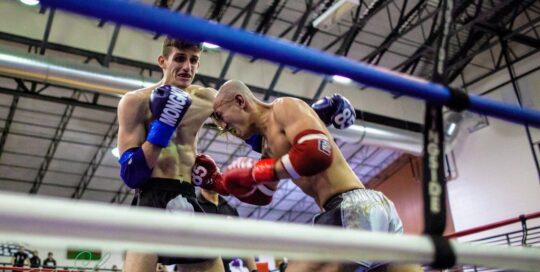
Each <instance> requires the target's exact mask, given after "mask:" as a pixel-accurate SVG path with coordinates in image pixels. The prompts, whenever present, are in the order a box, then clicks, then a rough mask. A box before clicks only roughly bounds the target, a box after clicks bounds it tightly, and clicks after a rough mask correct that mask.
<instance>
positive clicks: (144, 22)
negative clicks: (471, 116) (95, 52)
mask: <svg viewBox="0 0 540 272" xmlns="http://www.w3.org/2000/svg"><path fill="white" fill-rule="evenodd" d="M40 2H41V4H42V5H45V6H49V7H54V8H59V9H64V10H67V11H71V12H75V13H79V14H82V15H87V16H93V17H97V18H100V19H103V20H107V21H114V22H117V23H120V24H124V25H129V26H133V27H137V28H141V29H144V30H147V31H154V32H159V33H163V34H167V35H170V36H172V37H179V38H182V39H186V40H191V41H193V42H203V41H206V42H210V43H213V44H217V45H220V46H221V47H223V48H226V49H229V50H231V51H235V52H239V53H243V54H246V55H250V56H253V57H257V58H261V59H266V60H270V61H274V62H278V63H282V64H286V65H290V66H294V67H297V68H301V69H305V70H310V71H313V72H318V73H322V74H326V75H342V76H345V77H348V78H351V79H353V80H355V81H357V82H360V83H363V84H366V85H369V86H372V87H375V88H378V89H382V90H386V91H389V92H396V93H400V94H402V95H406V96H411V97H415V98H418V99H423V100H427V101H431V102H434V103H437V104H444V103H446V102H448V101H449V100H450V92H449V90H448V88H447V87H446V86H443V85H440V84H435V83H432V82H427V81H424V80H421V79H417V78H413V77H410V76H404V75H403V74H398V73H395V72H392V71H389V70H386V69H381V68H378V67H375V66H372V65H368V64H364V63H360V62H356V61H352V60H350V59H346V58H344V57H338V56H335V55H332V54H329V53H326V52H322V51H320V50H315V49H311V48H306V47H302V46H299V45H297V44H293V43H291V42H288V41H283V40H278V39H275V38H270V37H264V36H261V35H258V34H255V33H251V32H247V31H243V30H240V29H236V28H232V27H228V26H225V25H220V24H218V23H214V22H210V21H207V20H204V19H200V18H196V17H192V16H188V15H184V14H181V13H173V12H171V11H169V10H166V9H161V8H157V7H153V6H150V5H147V4H141V3H137V2H132V1H126V0H91V1H90V0H41V1H40ZM469 98H470V104H469V107H468V109H469V110H470V111H474V112H477V113H482V114H486V115H490V116H493V117H497V118H501V119H504V120H507V121H512V122H516V123H523V124H529V125H532V126H535V127H538V128H540V111H537V110H533V109H530V108H521V107H519V106H518V105H513V104H509V103H504V102H499V101H495V100H491V99H487V98H484V97H480V96H474V95H470V96H469Z"/></svg>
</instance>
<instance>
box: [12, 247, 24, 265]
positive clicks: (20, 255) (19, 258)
mask: <svg viewBox="0 0 540 272" xmlns="http://www.w3.org/2000/svg"><path fill="white" fill-rule="evenodd" d="M24 251H25V249H24V247H23V246H19V250H17V252H15V254H13V260H12V263H13V267H24V265H25V264H28V254H26V252H24Z"/></svg>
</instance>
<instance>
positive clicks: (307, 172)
mask: <svg viewBox="0 0 540 272" xmlns="http://www.w3.org/2000/svg"><path fill="white" fill-rule="evenodd" d="M281 163H282V164H283V168H285V170H287V173H289V175H290V176H291V178H292V179H299V178H300V177H309V176H313V175H316V174H319V173H321V172H323V171H325V170H326V169H328V167H330V165H331V164H332V145H330V142H329V140H328V136H326V135H325V134H324V133H323V132H322V131H319V130H314V129H308V130H304V131H302V132H300V134H298V135H296V137H295V138H294V141H293V146H292V148H291V149H290V150H289V153H287V154H286V155H285V156H283V157H281Z"/></svg>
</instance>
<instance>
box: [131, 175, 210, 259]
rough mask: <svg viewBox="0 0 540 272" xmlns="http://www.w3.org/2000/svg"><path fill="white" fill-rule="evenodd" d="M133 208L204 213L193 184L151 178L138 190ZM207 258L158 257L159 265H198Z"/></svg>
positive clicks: (132, 203)
mask: <svg viewBox="0 0 540 272" xmlns="http://www.w3.org/2000/svg"><path fill="white" fill-rule="evenodd" d="M131 206H140V207H151V208H156V209H164V210H167V211H168V212H171V213H175V212H178V211H182V212H186V211H187V212H197V213H204V211H203V209H202V208H201V206H200V205H199V203H198V202H197V196H196V195H195V187H193V185H192V184H191V183H188V182H185V181H180V180H177V179H167V178H151V179H150V180H149V181H148V182H147V183H146V185H145V186H143V187H142V188H140V189H138V190H137V193H136V194H135V197H134V198H133V201H132V202H131ZM208 260H209V259H205V258H186V257H175V256H158V263H162V264H164V265H171V264H196V263H202V262H206V261H208Z"/></svg>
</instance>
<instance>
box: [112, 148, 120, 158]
mask: <svg viewBox="0 0 540 272" xmlns="http://www.w3.org/2000/svg"><path fill="white" fill-rule="evenodd" d="M111 153H112V155H113V156H114V157H115V158H120V153H119V152H118V147H115V148H113V149H112V150H111Z"/></svg>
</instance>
